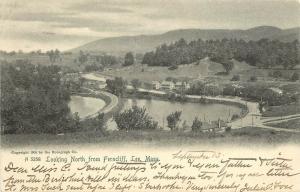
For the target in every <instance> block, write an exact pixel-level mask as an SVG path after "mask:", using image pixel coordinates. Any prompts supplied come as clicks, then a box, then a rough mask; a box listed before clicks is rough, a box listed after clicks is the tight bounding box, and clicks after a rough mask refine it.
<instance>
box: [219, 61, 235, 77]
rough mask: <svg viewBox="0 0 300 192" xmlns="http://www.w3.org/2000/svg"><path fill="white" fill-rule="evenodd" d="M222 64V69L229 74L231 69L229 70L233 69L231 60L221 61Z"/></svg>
mask: <svg viewBox="0 0 300 192" xmlns="http://www.w3.org/2000/svg"><path fill="white" fill-rule="evenodd" d="M222 65H223V67H224V69H225V71H226V73H227V74H229V73H230V71H231V70H232V69H233V67H234V64H233V62H232V61H230V60H227V61H224V62H222Z"/></svg>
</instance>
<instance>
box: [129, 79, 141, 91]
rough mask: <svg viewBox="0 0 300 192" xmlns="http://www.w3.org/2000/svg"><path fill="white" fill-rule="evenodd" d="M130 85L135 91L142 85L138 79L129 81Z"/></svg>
mask: <svg viewBox="0 0 300 192" xmlns="http://www.w3.org/2000/svg"><path fill="white" fill-rule="evenodd" d="M131 85H132V87H133V88H134V89H135V90H137V89H138V88H139V87H140V86H141V85H142V82H140V80H138V79H133V80H132V81H131Z"/></svg>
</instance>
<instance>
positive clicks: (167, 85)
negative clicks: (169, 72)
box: [160, 81, 175, 90]
mask: <svg viewBox="0 0 300 192" xmlns="http://www.w3.org/2000/svg"><path fill="white" fill-rule="evenodd" d="M160 88H161V89H165V90H173V89H174V88H175V84H174V83H173V82H172V81H163V82H162V83H161V84H160Z"/></svg>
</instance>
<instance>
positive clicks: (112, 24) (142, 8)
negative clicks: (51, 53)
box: [0, 0, 300, 51]
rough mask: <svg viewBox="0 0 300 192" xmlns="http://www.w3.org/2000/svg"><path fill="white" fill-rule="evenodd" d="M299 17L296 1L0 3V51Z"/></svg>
mask: <svg viewBox="0 0 300 192" xmlns="http://www.w3.org/2000/svg"><path fill="white" fill-rule="evenodd" d="M299 13H300V2H299V0H0V49H1V50H19V49H22V50H25V51H29V50H37V49H42V50H48V49H54V48H59V49H61V50H67V49H70V48H73V47H76V46H79V45H81V44H83V43H86V42H89V41H93V40H96V39H101V38H105V37H115V36H124V35H126V36H127V35H138V34H157V33H162V32H166V31H169V30H173V29H179V28H202V29H213V28H217V29H247V28H251V27H254V26H259V25H272V26H277V27H280V28H292V27H297V26H300V14H299Z"/></svg>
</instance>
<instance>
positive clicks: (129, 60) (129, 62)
mask: <svg viewBox="0 0 300 192" xmlns="http://www.w3.org/2000/svg"><path fill="white" fill-rule="evenodd" d="M133 63H134V56H133V53H132V52H128V53H126V55H125V58H124V64H123V65H124V66H129V65H133Z"/></svg>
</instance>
